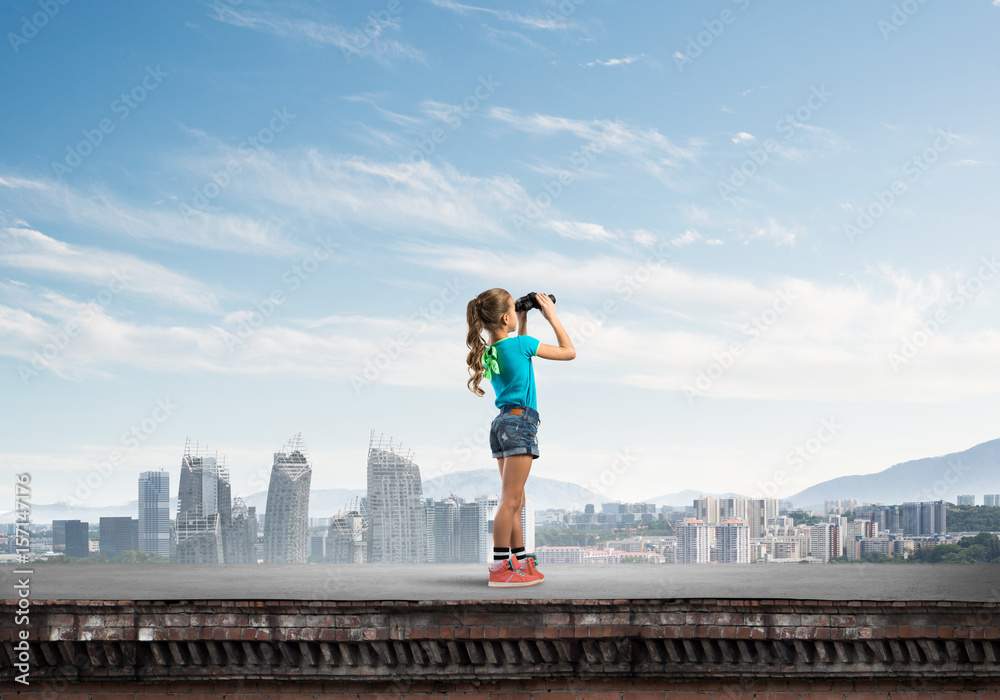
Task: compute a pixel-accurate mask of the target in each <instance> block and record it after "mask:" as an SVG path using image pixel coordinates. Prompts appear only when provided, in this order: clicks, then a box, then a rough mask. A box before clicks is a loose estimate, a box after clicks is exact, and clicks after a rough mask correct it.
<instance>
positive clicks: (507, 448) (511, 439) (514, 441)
mask: <svg viewBox="0 0 1000 700" xmlns="http://www.w3.org/2000/svg"><path fill="white" fill-rule="evenodd" d="M539 423H541V419H540V418H539V417H538V411H536V410H535V409H533V408H531V407H530V406H520V405H513V404H511V405H507V406H503V407H502V408H501V409H500V413H499V415H497V417H496V418H494V419H493V423H492V424H491V425H490V449H491V450H492V451H493V456H494V457H496V458H500V457H510V456H512V455H531V457H532V459H538V425H539Z"/></svg>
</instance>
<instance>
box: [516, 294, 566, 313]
mask: <svg viewBox="0 0 1000 700" xmlns="http://www.w3.org/2000/svg"><path fill="white" fill-rule="evenodd" d="M537 293H538V292H531V293H530V294H526V295H525V296H523V297H521V298H520V299H518V300H517V301H515V302H514V311H530V310H531V309H537V308H538V300H537V299H535V294H537ZM545 296H547V297H548V298H549V299H551V300H552V303H553V304H555V303H556V298H555V297H554V296H552V295H551V294H546V295H545Z"/></svg>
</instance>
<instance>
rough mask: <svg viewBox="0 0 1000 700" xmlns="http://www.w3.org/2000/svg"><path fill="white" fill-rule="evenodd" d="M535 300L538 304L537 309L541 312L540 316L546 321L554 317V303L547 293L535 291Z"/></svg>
mask: <svg viewBox="0 0 1000 700" xmlns="http://www.w3.org/2000/svg"><path fill="white" fill-rule="evenodd" d="M535 302H536V303H537V304H538V310H539V311H541V312H542V316H543V317H544V318H545V320H547V321H551V320H552V319H553V318H555V317H556V305H555V304H554V303H553V302H552V300H551V299H549V295H548V294H540V293H537V292H536V293H535Z"/></svg>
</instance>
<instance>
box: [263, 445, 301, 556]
mask: <svg viewBox="0 0 1000 700" xmlns="http://www.w3.org/2000/svg"><path fill="white" fill-rule="evenodd" d="M311 482H312V466H311V465H310V464H309V456H308V453H307V452H306V448H305V445H304V444H303V442H302V433H298V434H297V435H295V437H293V438H292V439H291V441H290V442H289V443H286V445H285V446H284V447H282V449H281V452H275V453H274V464H273V466H272V467H271V481H270V483H269V484H268V486H267V509H266V510H265V511H264V515H265V516H266V517H265V518H264V563H266V564H268V563H277V564H305V563H306V561H307V559H308V547H309V541H308V531H309V486H310V483H311Z"/></svg>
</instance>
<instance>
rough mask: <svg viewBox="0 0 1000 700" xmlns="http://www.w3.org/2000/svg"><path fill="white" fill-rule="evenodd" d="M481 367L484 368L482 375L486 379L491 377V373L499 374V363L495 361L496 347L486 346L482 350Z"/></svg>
mask: <svg viewBox="0 0 1000 700" xmlns="http://www.w3.org/2000/svg"><path fill="white" fill-rule="evenodd" d="M483 368H484V370H485V372H484V374H483V376H484V377H485V378H486V381H489V380H490V379H492V378H493V374H494V373H496V374H500V365H499V363H498V362H497V349H496V348H495V347H493V346H490V347H488V348H486V350H484V351H483Z"/></svg>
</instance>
